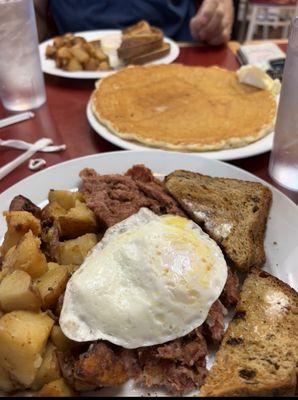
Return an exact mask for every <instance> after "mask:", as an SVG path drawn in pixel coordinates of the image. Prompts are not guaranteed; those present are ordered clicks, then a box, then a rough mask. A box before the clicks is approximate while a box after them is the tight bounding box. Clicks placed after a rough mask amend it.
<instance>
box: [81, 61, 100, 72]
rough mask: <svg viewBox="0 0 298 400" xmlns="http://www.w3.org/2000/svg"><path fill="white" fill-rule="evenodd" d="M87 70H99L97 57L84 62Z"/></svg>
mask: <svg viewBox="0 0 298 400" xmlns="http://www.w3.org/2000/svg"><path fill="white" fill-rule="evenodd" d="M84 67H85V70H86V71H97V70H98V67H99V61H98V60H96V59H95V58H90V59H89V61H88V62H86V63H85V64H84Z"/></svg>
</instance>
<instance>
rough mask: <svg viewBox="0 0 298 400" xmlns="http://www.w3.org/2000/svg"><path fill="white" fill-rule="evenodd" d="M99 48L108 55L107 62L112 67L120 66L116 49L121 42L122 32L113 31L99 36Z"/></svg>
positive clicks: (120, 62) (120, 61)
mask: <svg viewBox="0 0 298 400" xmlns="http://www.w3.org/2000/svg"><path fill="white" fill-rule="evenodd" d="M100 43H101V49H102V51H103V52H104V53H105V54H106V55H107V56H108V57H109V63H110V66H111V67H112V68H117V67H121V66H122V65H123V62H122V60H121V59H120V58H119V57H118V49H119V47H120V46H121V43H122V33H121V32H119V33H113V34H110V35H105V36H103V37H102V38H101V41H100Z"/></svg>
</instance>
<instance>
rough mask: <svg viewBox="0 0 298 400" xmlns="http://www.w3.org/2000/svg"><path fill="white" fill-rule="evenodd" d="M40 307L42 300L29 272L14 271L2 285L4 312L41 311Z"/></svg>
mask: <svg viewBox="0 0 298 400" xmlns="http://www.w3.org/2000/svg"><path fill="white" fill-rule="evenodd" d="M40 307H41V298H40V296H39V294H38V293H37V292H36V291H35V290H34V288H33V287H32V279H31V276H30V275H29V274H27V272H25V271H20V270H19V271H18V270H17V271H14V272H12V273H11V274H10V275H7V276H6V277H5V278H4V279H3V280H2V282H1V283H0V308H1V309H2V310H3V311H5V312H10V311H15V310H28V311H39V310H40Z"/></svg>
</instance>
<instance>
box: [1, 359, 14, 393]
mask: <svg viewBox="0 0 298 400" xmlns="http://www.w3.org/2000/svg"><path fill="white" fill-rule="evenodd" d="M16 389H18V384H17V383H16V382H14V381H12V380H11V377H10V374H9V373H8V372H7V371H6V370H5V369H4V368H3V367H2V366H1V365H0V391H3V392H13V391H14V390H16Z"/></svg>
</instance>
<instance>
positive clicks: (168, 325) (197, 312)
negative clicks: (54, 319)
mask: <svg viewBox="0 0 298 400" xmlns="http://www.w3.org/2000/svg"><path fill="white" fill-rule="evenodd" d="M226 280H227V265H226V262H225V259H224V256H223V254H222V251H221V250H220V248H219V246H218V245H217V244H216V243H215V241H214V240H213V239H211V238H210V237H209V236H208V235H207V234H206V233H204V232H203V231H202V229H201V228H200V227H199V226H198V225H197V224H195V223H194V222H193V221H191V220H188V219H186V218H184V217H180V216H173V215H164V216H157V215H155V214H154V213H153V212H152V211H150V210H149V209H146V208H142V209H140V211H139V212H138V213H136V214H134V215H132V216H131V217H129V218H127V219H126V220H124V221H122V222H119V223H118V224H116V225H114V226H113V227H111V228H109V229H108V230H107V231H106V233H105V235H104V237H103V239H102V240H101V241H100V242H99V243H98V244H97V245H96V246H95V247H94V248H93V250H92V252H91V253H90V254H89V255H88V257H87V258H86V259H85V261H84V262H83V264H82V265H81V267H80V268H79V269H78V270H77V271H76V272H75V273H74V275H73V276H72V277H71V279H70V280H69V282H68V284H67V288H66V292H65V296H64V302H63V308H62V311H61V315H60V326H61V328H62V330H63V332H64V334H65V335H66V336H67V337H68V338H70V339H72V340H75V341H76V342H87V341H95V340H100V339H102V340H107V341H109V342H111V343H113V344H116V345H119V346H122V347H124V348H126V349H135V348H140V347H145V346H152V345H158V344H162V343H166V342H168V341H170V340H174V339H176V338H179V337H182V336H184V335H186V334H188V333H189V332H191V331H193V330H194V329H195V328H197V327H199V326H201V325H202V324H203V322H204V321H205V320H206V317H207V315H208V312H209V310H210V308H211V306H212V304H213V303H214V302H215V301H216V300H217V299H218V298H219V296H220V294H221V292H222V290H223V288H224V285H225V283H226Z"/></svg>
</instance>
